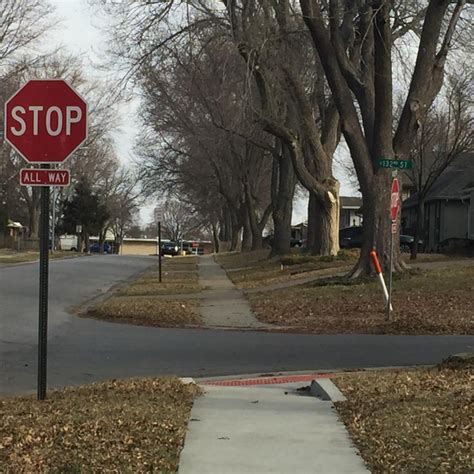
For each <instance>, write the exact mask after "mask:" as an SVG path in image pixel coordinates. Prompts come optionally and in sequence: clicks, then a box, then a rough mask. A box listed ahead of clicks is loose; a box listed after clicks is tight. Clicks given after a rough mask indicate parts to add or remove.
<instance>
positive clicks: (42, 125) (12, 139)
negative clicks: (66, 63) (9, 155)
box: [5, 79, 87, 163]
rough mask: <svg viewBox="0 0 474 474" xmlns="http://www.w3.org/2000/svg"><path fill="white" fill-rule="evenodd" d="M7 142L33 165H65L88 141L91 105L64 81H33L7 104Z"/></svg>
mask: <svg viewBox="0 0 474 474" xmlns="http://www.w3.org/2000/svg"><path fill="white" fill-rule="evenodd" d="M5 138H6V140H7V141H8V143H10V145H11V146H12V147H13V148H14V149H15V150H16V151H17V152H18V153H20V155H21V156H23V158H24V159H25V160H26V161H28V162H29V163H61V162H63V161H65V160H66V159H67V158H68V157H69V156H70V155H71V153H73V152H74V150H76V149H77V148H78V147H79V146H80V145H81V144H82V143H83V142H84V141H85V139H86V138H87V104H86V102H85V101H84V100H83V99H82V97H81V96H80V95H79V94H78V93H77V92H76V91H75V90H74V89H73V88H72V87H71V86H70V85H69V84H67V83H66V82H65V81H63V80H54V79H52V80H31V81H29V82H27V83H26V84H25V85H24V86H23V87H22V88H21V89H19V90H18V91H17V92H16V93H15V94H14V95H13V96H12V97H11V98H10V99H9V100H8V102H7V103H6V104H5Z"/></svg>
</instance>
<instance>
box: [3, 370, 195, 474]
mask: <svg viewBox="0 0 474 474" xmlns="http://www.w3.org/2000/svg"><path fill="white" fill-rule="evenodd" d="M199 393H200V390H199V388H198V387H196V386H195V385H183V384H182V383H181V382H180V381H179V380H178V379H176V378H171V377H166V378H158V379H131V380H121V381H117V380H112V381H109V382H104V383H98V384H92V385H86V386H82V387H77V388H67V389H65V390H55V391H51V392H50V393H49V394H48V399H47V400H45V401H42V402H38V401H36V400H35V399H33V398H32V397H15V398H7V399H3V400H0V418H1V420H2V423H0V465H1V466H2V467H1V471H2V472H5V473H33V472H34V473H64V472H68V473H79V472H104V473H112V472H137V473H139V472H140V473H142V472H175V471H176V470H177V467H178V459H179V453H180V451H181V448H182V445H183V441H184V436H185V434H186V426H187V422H188V419H189V413H190V410H191V406H192V402H193V399H194V398H195V397H196V396H197V395H198V394H199Z"/></svg>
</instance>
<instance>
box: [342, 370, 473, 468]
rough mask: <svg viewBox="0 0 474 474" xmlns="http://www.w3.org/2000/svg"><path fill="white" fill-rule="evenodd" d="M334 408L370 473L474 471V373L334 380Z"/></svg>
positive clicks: (346, 376)
mask: <svg viewBox="0 0 474 474" xmlns="http://www.w3.org/2000/svg"><path fill="white" fill-rule="evenodd" d="M333 381H334V383H336V385H337V386H338V387H339V388H340V389H341V391H342V392H343V393H344V395H345V396H346V397H347V399H348V400H347V401H346V402H337V403H336V409H337V411H338V413H339V415H340V416H341V418H342V419H343V421H344V422H345V424H346V426H347V428H348V430H349V432H350V434H351V437H352V439H353V440H354V443H355V445H356V446H357V447H358V449H359V450H360V452H361V454H362V457H363V458H364V460H365V462H366V464H367V466H368V467H369V469H370V470H371V471H372V472H396V473H398V472H423V473H434V472H459V473H461V472H462V473H468V472H473V451H472V433H473V431H472V430H473V426H472V422H473V413H474V404H473V396H472V387H473V381H474V370H473V369H472V367H471V368H470V369H457V370H452V369H448V368H442V369H439V370H438V369H430V370H428V369H417V370H394V371H374V372H365V373H354V374H344V375H340V376H337V377H336V378H335V379H333Z"/></svg>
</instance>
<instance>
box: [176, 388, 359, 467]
mask: <svg viewBox="0 0 474 474" xmlns="http://www.w3.org/2000/svg"><path fill="white" fill-rule="evenodd" d="M305 385H308V383H307V382H306V383H292V384H280V385H264V386H257V387H256V386H252V387H222V386H208V385H206V386H203V388H204V390H205V392H206V393H205V395H204V396H202V397H200V398H198V399H196V400H195V403H194V406H193V409H192V412H191V417H190V422H189V426H188V430H189V431H188V433H187V435H186V439H185V443H184V448H183V450H182V452H181V457H180V463H179V473H180V474H206V473H208V474H228V473H233V474H237V473H238V474H240V473H252V474H256V473H282V474H283V473H288V474H292V473H295V472H300V473H339V474H340V473H366V472H368V471H367V469H366V468H365V466H364V463H363V461H362V459H361V458H360V457H359V456H358V454H357V451H356V449H355V448H354V447H353V445H352V443H351V440H350V438H349V436H348V434H347V432H346V429H345V427H344V425H343V424H342V422H340V421H339V419H338V417H337V414H336V413H335V412H334V411H333V408H332V403H331V402H324V401H320V400H318V399H316V398H314V397H311V396H309V395H308V394H307V393H305V394H301V392H297V391H296V389H297V388H299V387H302V386H305Z"/></svg>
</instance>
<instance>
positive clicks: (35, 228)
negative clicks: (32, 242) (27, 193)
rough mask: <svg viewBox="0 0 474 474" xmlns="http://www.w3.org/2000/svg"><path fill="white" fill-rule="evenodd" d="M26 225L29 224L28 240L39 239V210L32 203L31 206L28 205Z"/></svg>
mask: <svg viewBox="0 0 474 474" xmlns="http://www.w3.org/2000/svg"><path fill="white" fill-rule="evenodd" d="M28 224H29V229H28V230H29V232H28V237H29V238H30V239H38V238H39V233H38V232H39V208H38V206H37V205H36V202H35V201H33V202H32V203H31V204H29V205H28Z"/></svg>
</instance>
